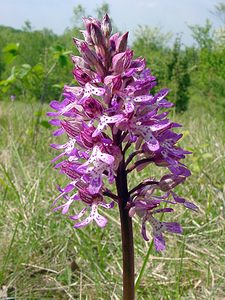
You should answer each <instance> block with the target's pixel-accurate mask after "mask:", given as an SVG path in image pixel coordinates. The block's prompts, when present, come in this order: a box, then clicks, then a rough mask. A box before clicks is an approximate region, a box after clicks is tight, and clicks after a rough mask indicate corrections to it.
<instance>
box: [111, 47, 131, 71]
mask: <svg viewBox="0 0 225 300" xmlns="http://www.w3.org/2000/svg"><path fill="white" fill-rule="evenodd" d="M132 56H133V51H131V50H127V51H125V52H122V53H118V54H116V55H115V56H114V57H113V61H112V65H113V70H114V72H115V73H122V72H123V71H124V70H126V69H127V68H128V67H129V65H130V63H131V59H132Z"/></svg>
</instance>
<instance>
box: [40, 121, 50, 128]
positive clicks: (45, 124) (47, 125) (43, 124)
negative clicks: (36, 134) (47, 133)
mask: <svg viewBox="0 0 225 300" xmlns="http://www.w3.org/2000/svg"><path fill="white" fill-rule="evenodd" d="M40 125H41V126H43V127H45V128H51V125H50V124H49V123H48V121H46V120H43V121H41V122H40Z"/></svg>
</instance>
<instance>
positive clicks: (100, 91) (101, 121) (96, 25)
mask: <svg viewBox="0 0 225 300" xmlns="http://www.w3.org/2000/svg"><path fill="white" fill-rule="evenodd" d="M84 24H85V27H86V30H85V31H83V36H84V40H79V39H76V38H74V43H75V45H76V47H77V49H78V50H79V52H80V55H81V56H72V61H73V63H74V69H73V75H74V78H75V80H76V82H77V83H78V84H79V85H74V86H65V87H64V93H63V96H64V100H63V101H62V102H58V101H52V102H51V103H50V106H51V108H53V109H54V110H55V112H49V113H48V115H49V116H51V117H53V119H52V120H51V121H50V123H51V124H52V125H55V126H57V127H58V129H57V130H56V131H55V132H54V133H53V134H54V135H56V136H58V135H61V134H63V133H66V135H67V137H68V141H67V142H66V143H65V144H63V145H59V144H53V145H51V146H52V147H53V148H55V149H58V150H60V151H61V154H60V155H59V156H57V157H56V158H55V159H53V162H55V161H57V160H59V159H60V162H59V163H57V164H56V166H55V168H58V169H60V172H61V173H65V174H66V175H67V176H68V177H69V178H70V179H71V181H70V183H69V184H68V185H67V186H66V187H64V188H61V187H58V189H59V191H60V194H59V196H58V197H57V198H56V200H55V202H54V204H55V203H56V202H57V201H58V200H59V199H60V198H64V203H63V204H62V205H60V206H58V207H56V208H54V210H61V211H62V213H63V214H67V213H68V210H69V207H70V206H71V205H73V204H75V202H76V201H82V202H83V204H84V208H83V209H82V210H81V211H80V212H79V213H77V214H75V215H72V216H70V218H71V219H72V220H77V223H76V224H75V225H74V227H76V228H77V227H83V226H85V225H87V224H88V223H90V222H91V221H92V220H94V221H95V222H96V223H97V225H98V226H100V227H104V226H105V225H106V223H107V219H106V218H105V217H104V216H102V215H100V214H99V213H98V207H99V206H100V207H103V208H106V209H111V208H112V207H113V205H114V203H115V202H119V201H124V200H123V199H120V197H119V196H118V195H116V194H114V193H113V192H112V191H111V190H109V188H107V187H106V184H105V183H106V182H105V181H107V182H108V184H107V186H109V185H110V184H112V183H114V182H115V179H116V177H117V173H118V170H121V167H123V169H124V172H125V173H124V174H125V176H128V175H129V173H131V172H133V170H137V171H140V170H142V169H143V168H145V167H146V166H147V165H149V164H155V165H156V166H160V167H164V168H167V169H168V171H169V173H168V174H167V175H164V176H163V177H162V178H161V179H160V180H158V181H157V180H155V179H146V180H144V181H143V182H142V183H140V184H138V185H137V186H136V187H133V188H132V189H131V190H130V191H128V193H129V199H128V200H127V202H126V203H125V206H126V209H129V215H130V217H133V216H134V215H135V214H137V215H138V216H140V217H141V219H142V235H143V237H144V239H145V240H148V236H147V233H146V222H147V221H148V222H149V223H150V225H151V226H152V230H153V237H154V244H155V247H156V250H157V251H160V250H164V248H165V241H164V239H163V235H162V233H163V232H164V231H170V232H174V233H181V232H182V229H181V226H180V225H179V224H177V223H174V222H171V223H169V222H161V221H159V220H157V219H156V218H155V214H157V213H167V212H172V211H173V208H169V207H165V203H167V204H171V206H174V205H175V204H181V205H183V206H185V207H187V208H189V209H193V210H196V209H197V207H196V206H195V205H194V204H192V203H190V202H187V201H186V200H185V199H183V198H180V197H179V196H177V195H176V194H175V192H173V189H174V187H176V186H177V185H178V184H180V183H183V182H184V181H185V179H186V178H187V177H188V176H190V171H189V170H188V169H187V168H186V166H185V165H184V164H183V163H181V160H182V159H183V158H184V157H185V154H188V153H189V152H188V151H185V150H183V149H182V148H179V147H177V146H176V143H177V141H178V140H179V139H180V138H181V137H182V134H177V133H175V132H173V128H175V127H180V125H179V124H177V123H174V122H171V121H170V120H169V119H168V118H167V116H168V111H167V109H168V108H170V107H171V106H172V105H173V104H172V103H170V102H168V101H167V100H166V96H167V94H168V92H169V90H168V89H163V90H160V91H159V92H158V93H156V94H155V95H153V94H151V93H150V91H151V89H152V88H153V87H154V86H155V85H156V78H155V77H154V76H153V75H152V74H151V71H150V70H149V69H148V68H146V63H145V60H144V59H143V58H134V57H133V51H132V50H130V49H129V48H128V47H127V38H128V33H125V34H123V35H120V34H119V33H115V34H113V35H111V30H112V28H111V23H110V19H109V17H108V15H105V16H104V17H103V20H102V21H101V22H100V21H99V20H96V19H93V18H84ZM131 146H133V147H134V148H133V152H131V153H130V154H129V155H128V154H127V152H129V151H127V150H128V149H129V148H130V147H131ZM130 149H131V148H130ZM62 158H63V160H61V159H62ZM107 198H111V200H110V201H111V202H109V203H107V202H106V199H107ZM160 205H161V207H160V208H159V206H160ZM88 212H89V213H88ZM85 214H86V217H84V215H85ZM79 219H80V220H79Z"/></svg>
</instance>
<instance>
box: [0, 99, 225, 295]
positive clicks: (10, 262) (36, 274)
mask: <svg viewBox="0 0 225 300" xmlns="http://www.w3.org/2000/svg"><path fill="white" fill-rule="evenodd" d="M194 103H195V102H194V99H192V104H193V105H192V106H191V107H192V109H189V111H188V112H187V113H185V114H183V115H181V116H176V115H174V116H173V118H174V119H175V120H177V121H179V122H181V123H182V124H184V128H183V130H182V131H183V132H184V138H183V139H182V141H181V143H182V145H183V146H184V147H185V148H186V149H188V150H191V151H193V155H191V156H189V158H188V159H187V160H186V163H187V165H188V166H189V168H190V169H191V171H192V173H193V175H192V177H191V178H190V179H188V181H187V182H186V183H185V185H183V186H182V187H180V188H179V189H180V190H179V193H180V195H182V196H184V197H185V198H187V199H189V200H190V201H193V202H194V203H195V204H197V205H198V206H199V212H198V213H193V212H190V211H187V210H185V209H184V208H183V209H180V211H177V214H176V216H174V221H175V220H176V221H178V222H181V224H182V225H183V228H184V235H183V236H174V235H167V237H166V239H167V250H166V251H165V252H164V253H161V254H158V253H156V252H155V250H154V249H152V250H151V255H150V258H149V262H148V265H147V268H146V271H145V273H144V276H143V278H142V280H141V284H140V286H139V289H138V299H140V300H141V299H171V300H174V299H198V300H199V299H207V300H208V299H218V300H221V299H225V278H224V274H225V239H224V237H225V236H224V224H225V223H224V217H225V216H224V204H225V196H224V195H225V154H224V150H225V147H224V145H225V123H224V122H223V121H221V120H217V119H216V117H215V116H213V114H208V113H207V111H205V110H204V107H202V106H196V105H195V104H194ZM46 110H47V106H46V107H44V109H43V113H40V112H38V111H39V107H38V104H28V103H27V104H25V103H16V102H12V103H8V104H6V103H3V102H2V103H0V125H1V126H0V133H1V139H0V150H1V151H0V193H1V197H0V298H1V294H2V297H3V294H4V291H5V296H6V295H7V296H8V297H11V298H10V299H25V300H26V299H82V300H83V299H84V300H86V299H97V300H98V299H115V300H116V299H121V291H122V287H121V271H122V270H121V262H122V261H121V248H120V247H121V246H120V224H119V218H118V211H117V208H115V209H114V210H113V212H112V211H111V212H110V213H111V214H110V215H108V212H107V216H108V218H109V223H108V225H107V227H106V228H105V229H103V230H102V229H99V228H97V227H96V226H94V225H90V226H88V227H86V228H84V229H82V230H77V229H74V228H73V223H72V222H71V221H70V220H68V218H66V217H64V216H62V215H61V214H60V213H53V212H52V206H51V205H52V201H53V199H54V197H55V196H56V195H57V191H56V189H55V185H56V184H61V185H63V184H65V183H66V182H67V180H66V178H64V176H61V175H59V174H58V173H57V172H56V171H54V170H53V169H52V165H51V163H50V161H51V159H52V158H53V157H54V156H56V151H54V150H52V149H51V148H50V147H49V144H50V143H52V142H53V141H54V142H55V141H56V138H52V136H51V129H48V128H46V127H45V126H37V124H36V120H37V117H38V115H39V116H40V118H41V120H42V121H43V120H45V119H46V117H45V112H46ZM42 124H43V125H46V124H45V122H42ZM150 172H151V170H149V169H148V170H146V171H144V172H142V173H136V174H135V176H132V178H130V181H129V184H130V186H132V184H134V181H137V180H141V179H144V178H146V177H147V176H148V175H149V174H150ZM147 173H148V174H147ZM104 213H105V211H104ZM105 215H106V214H105ZM134 231H135V258H136V274H137V275H138V273H139V271H140V269H141V267H142V263H143V259H144V257H145V255H146V253H147V251H148V248H149V246H150V247H151V243H146V242H145V241H143V239H142V237H141V235H140V224H139V223H138V220H135V222H134Z"/></svg>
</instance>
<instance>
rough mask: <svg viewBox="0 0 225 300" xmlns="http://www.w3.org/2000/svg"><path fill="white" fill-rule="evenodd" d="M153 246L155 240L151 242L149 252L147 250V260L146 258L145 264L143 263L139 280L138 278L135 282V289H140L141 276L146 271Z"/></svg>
mask: <svg viewBox="0 0 225 300" xmlns="http://www.w3.org/2000/svg"><path fill="white" fill-rule="evenodd" d="M152 247H153V240H152V242H151V244H150V246H149V248H148V252H147V254H146V256H145V260H144V262H143V264H142V267H141V271H140V273H139V275H138V278H137V280H136V282H135V291H137V290H138V287H139V285H140V282H141V278H142V276H143V274H144V271H145V268H146V265H147V262H148V259H149V256H150V254H151V251H152Z"/></svg>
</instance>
